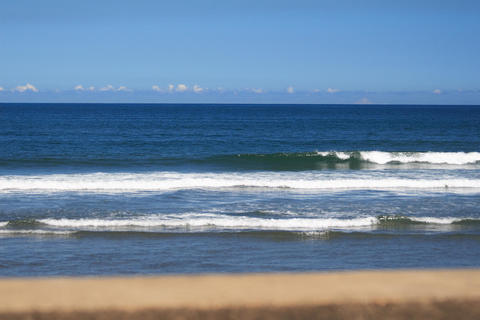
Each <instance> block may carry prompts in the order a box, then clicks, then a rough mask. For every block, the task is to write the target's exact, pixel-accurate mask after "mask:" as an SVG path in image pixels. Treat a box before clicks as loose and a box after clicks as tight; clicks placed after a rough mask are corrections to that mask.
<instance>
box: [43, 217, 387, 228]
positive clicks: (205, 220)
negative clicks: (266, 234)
mask: <svg viewBox="0 0 480 320" xmlns="http://www.w3.org/2000/svg"><path fill="white" fill-rule="evenodd" d="M40 222H42V223H44V224H47V225H50V226H54V227H63V228H102V229H103V228H125V227H143V228H152V227H164V228H208V229H214V228H222V229H273V230H318V229H320V230H321V229H329V228H354V227H365V226H371V225H374V224H376V223H377V222H378V220H377V219H376V218H375V217H366V218H355V219H333V218H331V219H307V218H292V219H262V218H253V217H232V216H225V215H216V216H213V215H212V216H209V215H206V216H202V215H199V216H196V217H192V216H188V217H187V218H183V219H182V218H173V219H172V218H163V219H162V218H137V219H125V220H105V219H42V220H40Z"/></svg>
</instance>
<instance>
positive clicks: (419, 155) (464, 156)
mask: <svg viewBox="0 0 480 320" xmlns="http://www.w3.org/2000/svg"><path fill="white" fill-rule="evenodd" d="M318 154H319V155H321V156H324V157H328V156H330V157H335V158H337V159H339V160H349V159H359V160H363V161H367V162H371V163H377V164H387V163H430V164H452V165H464V164H477V163H480V152H385V151H357V152H336V151H332V152H318Z"/></svg>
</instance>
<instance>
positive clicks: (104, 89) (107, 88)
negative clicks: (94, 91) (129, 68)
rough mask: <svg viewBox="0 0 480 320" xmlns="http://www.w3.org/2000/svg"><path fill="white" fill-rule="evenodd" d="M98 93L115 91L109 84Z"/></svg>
mask: <svg viewBox="0 0 480 320" xmlns="http://www.w3.org/2000/svg"><path fill="white" fill-rule="evenodd" d="M100 91H115V88H114V87H113V86H112V85H111V84H109V85H107V86H105V87H103V88H100Z"/></svg>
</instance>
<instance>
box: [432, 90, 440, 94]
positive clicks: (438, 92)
mask: <svg viewBox="0 0 480 320" xmlns="http://www.w3.org/2000/svg"><path fill="white" fill-rule="evenodd" d="M432 92H433V93H434V94H442V90H440V89H435V90H433V91H432Z"/></svg>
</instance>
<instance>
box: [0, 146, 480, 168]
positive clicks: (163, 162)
mask: <svg viewBox="0 0 480 320" xmlns="http://www.w3.org/2000/svg"><path fill="white" fill-rule="evenodd" d="M478 164H480V152H433V151H428V152H403V151H402V152H400V151H399V152H387V151H313V152H290V153H288V152H287V153H266V154H255V153H252V154H248V153H246V154H219V155H212V156H206V157H198V156H195V155H189V156H188V157H181V158H149V157H143V158H140V159H136V158H131V159H128V161H125V160H122V159H116V158H112V159H107V158H104V159H102V158H97V159H88V158H85V159H74V158H66V159H61V158H41V159H35V160H33V159H0V167H6V168H8V167H9V166H12V167H48V168H50V167H60V168H61V167H62V166H67V167H77V168H88V167H96V168H114V169H119V168H122V167H126V168H128V167H131V166H133V167H145V168H174V167H177V166H178V167H182V166H189V167H191V166H194V167H195V166H199V167H206V168H217V169H223V170H229V169H234V170H271V171H303V170H321V169H337V168H339V169H364V168H371V167H375V166H378V165H380V166H384V165H388V166H394V167H402V166H403V167H405V166H406V167H420V168H429V167H439V166H440V167H445V166H446V167H448V166H457V167H458V166H460V167H461V166H467V167H471V166H475V165H478Z"/></svg>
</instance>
